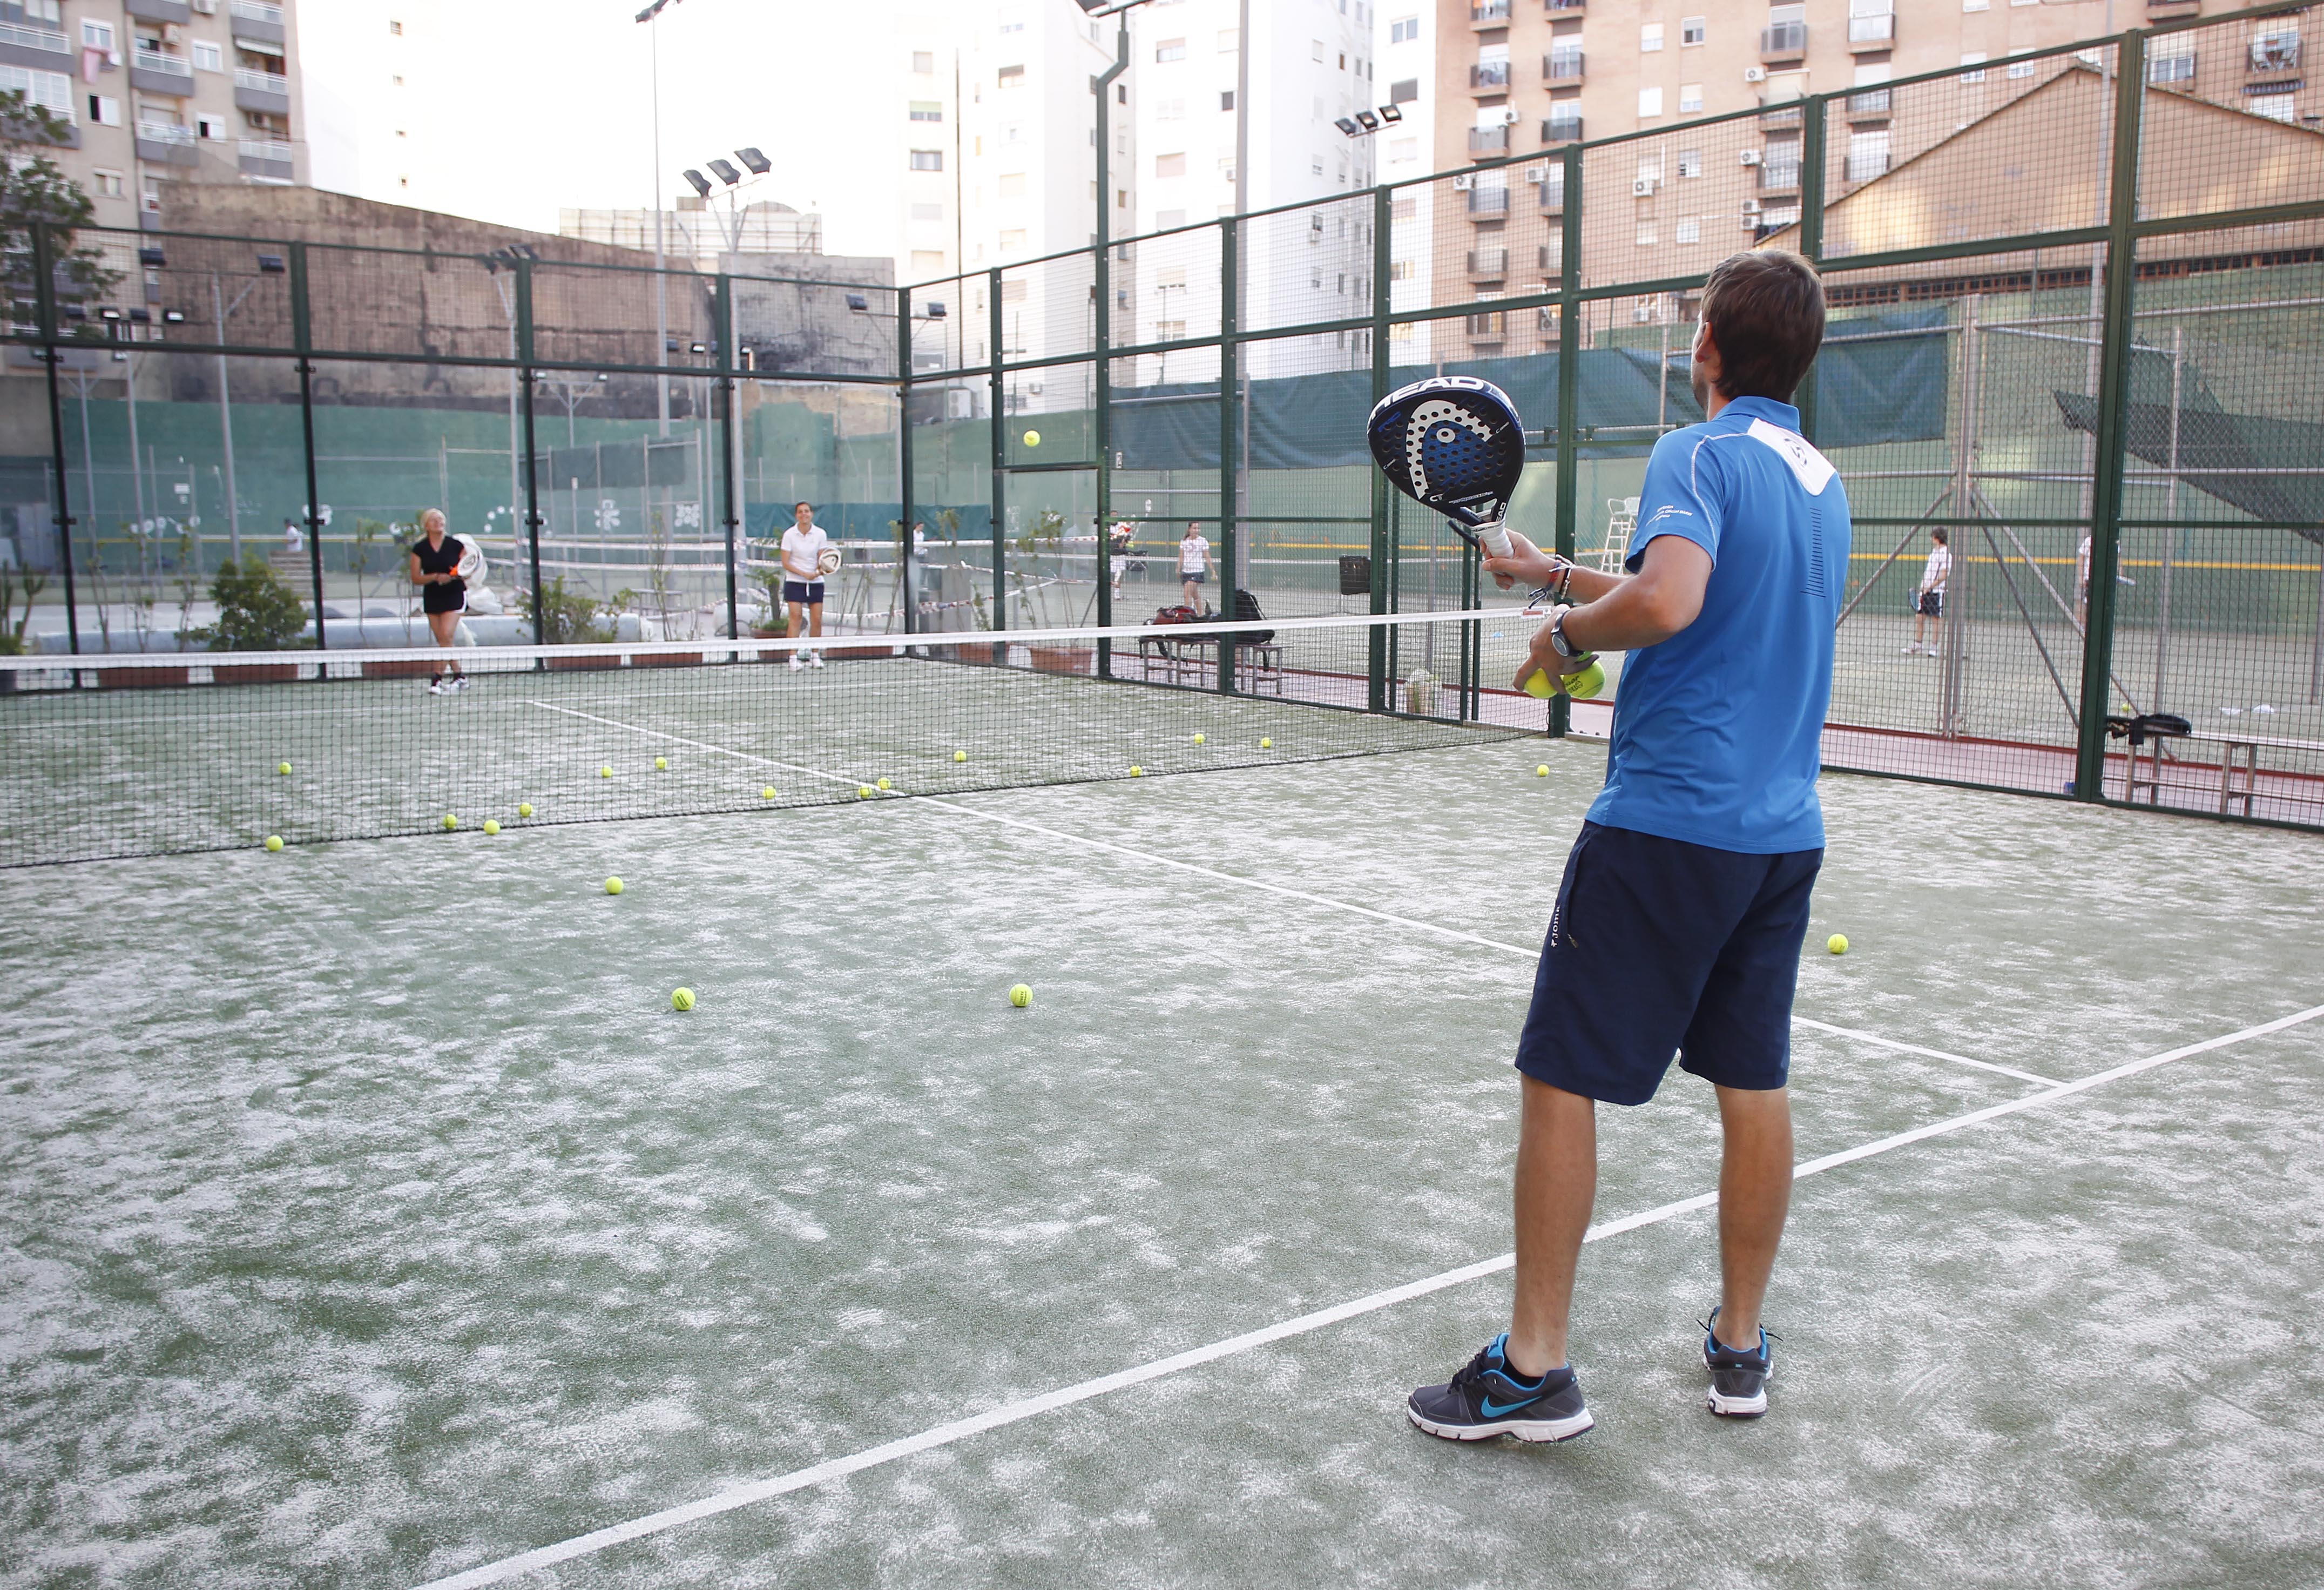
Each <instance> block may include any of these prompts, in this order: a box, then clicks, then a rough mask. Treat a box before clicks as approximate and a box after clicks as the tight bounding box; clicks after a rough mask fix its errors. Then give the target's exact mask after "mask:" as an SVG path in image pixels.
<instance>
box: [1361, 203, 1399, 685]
mask: <svg viewBox="0 0 2324 1590" xmlns="http://www.w3.org/2000/svg"><path fill="white" fill-rule="evenodd" d="M1394 222H1395V199H1394V190H1392V189H1390V188H1389V187H1388V185H1387V184H1386V183H1382V184H1381V185H1380V186H1379V187H1377V188H1375V189H1373V190H1372V349H1371V352H1372V402H1375V403H1377V402H1379V401H1380V399H1382V398H1384V397H1386V396H1387V395H1388V273H1389V270H1390V268H1391V266H1392V264H1393V254H1392V252H1391V250H1390V248H1389V246H1388V240H1389V228H1390V227H1391V226H1393V225H1394ZM1371 480H1372V535H1371V542H1372V546H1371V551H1372V557H1371V590H1370V592H1369V596H1368V599H1367V602H1366V606H1367V608H1368V610H1369V612H1370V613H1371V614H1372V615H1373V616H1375V617H1378V616H1379V615H1384V614H1385V613H1387V612H1388V476H1385V475H1383V474H1381V473H1380V472H1379V470H1377V469H1375V470H1373V471H1372V472H1371ZM1365 651H1366V653H1367V655H1366V657H1365V664H1364V675H1365V700H1366V702H1367V703H1368V704H1369V706H1370V707H1371V709H1372V710H1373V711H1374V712H1384V711H1386V710H1387V709H1388V625H1386V624H1374V625H1372V626H1371V632H1370V633H1369V635H1368V636H1367V637H1366V642H1365Z"/></svg>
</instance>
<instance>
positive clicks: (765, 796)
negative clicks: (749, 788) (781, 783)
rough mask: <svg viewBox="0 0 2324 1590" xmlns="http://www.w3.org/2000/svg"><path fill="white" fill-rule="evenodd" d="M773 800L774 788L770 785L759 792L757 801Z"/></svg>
mask: <svg viewBox="0 0 2324 1590" xmlns="http://www.w3.org/2000/svg"><path fill="white" fill-rule="evenodd" d="M774 798H775V787H774V786H773V785H772V784H769V785H768V786H767V787H766V788H765V789H763V790H760V791H759V799H760V800H773V799H774Z"/></svg>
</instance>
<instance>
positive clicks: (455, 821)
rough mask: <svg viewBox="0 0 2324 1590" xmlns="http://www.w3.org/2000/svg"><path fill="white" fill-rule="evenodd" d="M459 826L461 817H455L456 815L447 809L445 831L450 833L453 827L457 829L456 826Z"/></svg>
mask: <svg viewBox="0 0 2324 1590" xmlns="http://www.w3.org/2000/svg"><path fill="white" fill-rule="evenodd" d="M459 826H460V819H459V818H456V817H454V816H453V815H452V814H451V813H450V812H448V811H447V812H446V813H445V814H444V831H445V832H446V833H447V834H448V833H450V832H451V831H452V830H453V829H455V828H457V827H459Z"/></svg>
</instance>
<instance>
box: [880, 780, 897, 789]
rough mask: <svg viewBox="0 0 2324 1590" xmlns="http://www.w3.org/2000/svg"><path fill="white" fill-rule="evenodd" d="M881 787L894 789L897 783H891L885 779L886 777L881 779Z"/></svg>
mask: <svg viewBox="0 0 2324 1590" xmlns="http://www.w3.org/2000/svg"><path fill="white" fill-rule="evenodd" d="M880 787H881V789H882V790H892V789H894V788H895V787H896V786H895V785H893V784H891V783H890V782H889V781H887V780H885V779H881V781H880Z"/></svg>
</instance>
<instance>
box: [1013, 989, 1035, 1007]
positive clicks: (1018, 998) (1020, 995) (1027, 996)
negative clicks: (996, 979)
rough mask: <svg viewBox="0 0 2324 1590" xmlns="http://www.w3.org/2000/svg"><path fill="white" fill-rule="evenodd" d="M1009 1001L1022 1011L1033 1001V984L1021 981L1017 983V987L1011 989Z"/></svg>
mask: <svg viewBox="0 0 2324 1590" xmlns="http://www.w3.org/2000/svg"><path fill="white" fill-rule="evenodd" d="M1009 1003H1010V1004H1013V1005H1015V1006H1016V1007H1017V1008H1018V1009H1019V1010H1020V1011H1021V1010H1023V1009H1024V1008H1025V1007H1026V1006H1027V1005H1028V1004H1031V1003H1033V990H1032V986H1031V985H1029V984H1025V983H1019V985H1017V986H1016V987H1014V988H1012V989H1010V991H1009Z"/></svg>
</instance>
